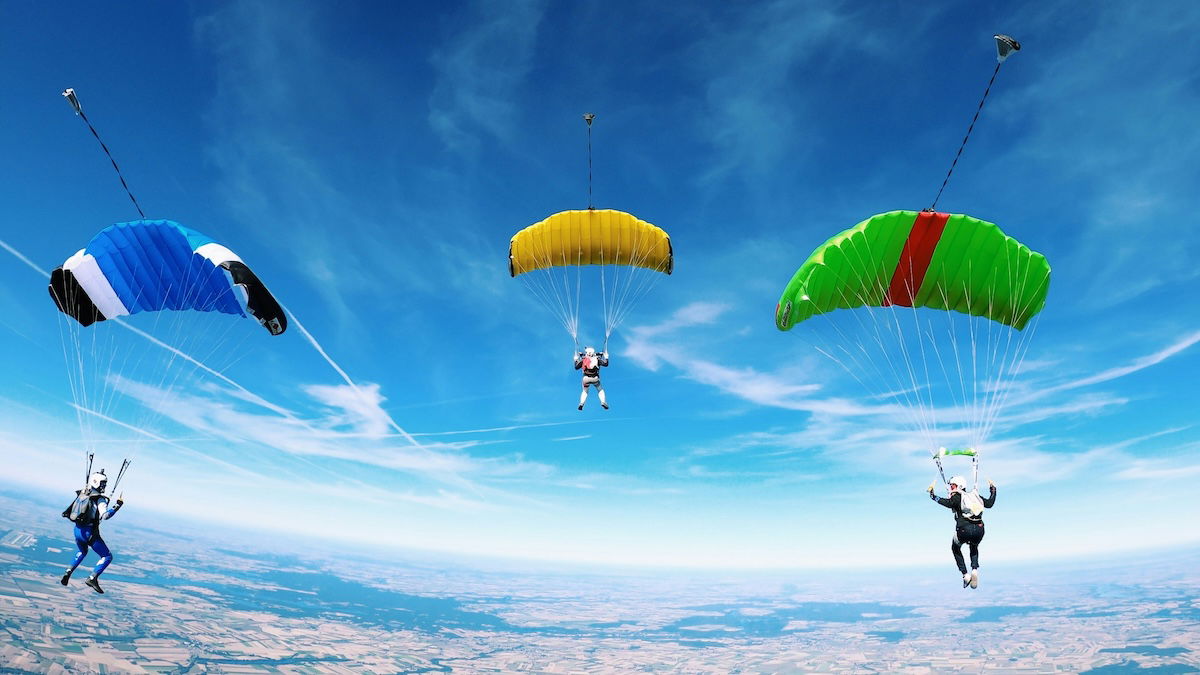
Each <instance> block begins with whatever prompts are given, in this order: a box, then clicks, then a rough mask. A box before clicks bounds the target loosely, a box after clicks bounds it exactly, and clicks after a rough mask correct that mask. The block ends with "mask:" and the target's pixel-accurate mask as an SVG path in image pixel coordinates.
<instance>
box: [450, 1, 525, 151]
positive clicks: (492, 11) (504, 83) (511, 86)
mask: <svg viewBox="0 0 1200 675" xmlns="http://www.w3.org/2000/svg"><path fill="white" fill-rule="evenodd" d="M545 6H546V2H545V0H516V1H514V2H507V3H505V4H504V5H503V6H502V7H501V6H499V5H495V4H493V3H487V2H479V1H474V2H470V3H468V5H467V6H466V8H465V9H464V10H463V12H464V14H466V16H465V17H462V19H463V20H462V21H461V27H460V28H458V29H456V30H455V31H454V33H453V34H452V35H451V36H450V37H449V38H448V39H447V40H446V41H445V42H444V43H443V44H442V45H441V46H440V47H439V48H438V49H437V50H436V51H435V52H434V53H433V56H432V58H431V61H432V63H433V67H434V70H435V71H436V73H437V80H436V82H435V84H434V87H433V91H432V93H431V94H430V97H429V124H430V126H431V127H433V130H434V131H435V132H436V133H437V134H438V136H440V137H441V139H442V141H443V142H444V143H445V144H446V145H447V146H448V147H450V148H451V149H453V150H456V151H470V150H475V149H477V148H478V146H479V143H480V137H481V136H482V135H487V136H489V137H491V138H493V139H497V140H500V141H507V140H508V139H510V138H512V137H513V135H514V125H516V123H517V121H518V117H519V115H520V108H521V105H520V99H521V94H522V86H521V85H522V84H523V83H524V82H525V78H526V77H527V75H528V74H529V71H530V70H531V69H532V67H533V54H534V48H535V46H536V41H537V31H538V25H539V24H540V23H541V18H542V14H543V13H544V11H545Z"/></svg>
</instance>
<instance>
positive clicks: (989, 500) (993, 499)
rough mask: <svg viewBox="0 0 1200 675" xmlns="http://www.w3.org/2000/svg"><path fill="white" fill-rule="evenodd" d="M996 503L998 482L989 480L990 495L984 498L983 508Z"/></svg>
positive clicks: (990, 506)
mask: <svg viewBox="0 0 1200 675" xmlns="http://www.w3.org/2000/svg"><path fill="white" fill-rule="evenodd" d="M995 503H996V484H995V483H993V482H992V481H990V480H989V481H988V496H987V497H984V498H983V508H985V509H990V508H992V504H995Z"/></svg>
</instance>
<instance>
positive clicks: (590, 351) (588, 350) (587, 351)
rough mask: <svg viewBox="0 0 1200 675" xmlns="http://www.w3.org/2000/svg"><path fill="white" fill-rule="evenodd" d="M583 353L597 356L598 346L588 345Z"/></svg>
mask: <svg viewBox="0 0 1200 675" xmlns="http://www.w3.org/2000/svg"><path fill="white" fill-rule="evenodd" d="M583 355H584V356H595V355H596V348H595V347H587V348H586V349H584V350H583Z"/></svg>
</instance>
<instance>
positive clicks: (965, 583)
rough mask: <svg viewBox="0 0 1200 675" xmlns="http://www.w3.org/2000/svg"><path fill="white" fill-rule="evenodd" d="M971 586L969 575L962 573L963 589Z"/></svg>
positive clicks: (968, 573)
mask: <svg viewBox="0 0 1200 675" xmlns="http://www.w3.org/2000/svg"><path fill="white" fill-rule="evenodd" d="M970 585H971V573H970V572H963V588H966V587H967V586H970Z"/></svg>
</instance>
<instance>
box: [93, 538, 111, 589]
mask: <svg viewBox="0 0 1200 675" xmlns="http://www.w3.org/2000/svg"><path fill="white" fill-rule="evenodd" d="M92 550H93V551H95V552H96V553H97V554H99V556H100V562H98V563H96V566H95V567H94V568H93V569H92V576H91V578H92V579H95V578H96V577H98V576H100V575H101V574H104V570H106V569H108V566H109V565H111V564H112V561H113V554H112V552H111V551H109V550H108V544H105V543H104V540H103V539H101V538H100V537H96V538H95V540H93V541H92Z"/></svg>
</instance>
